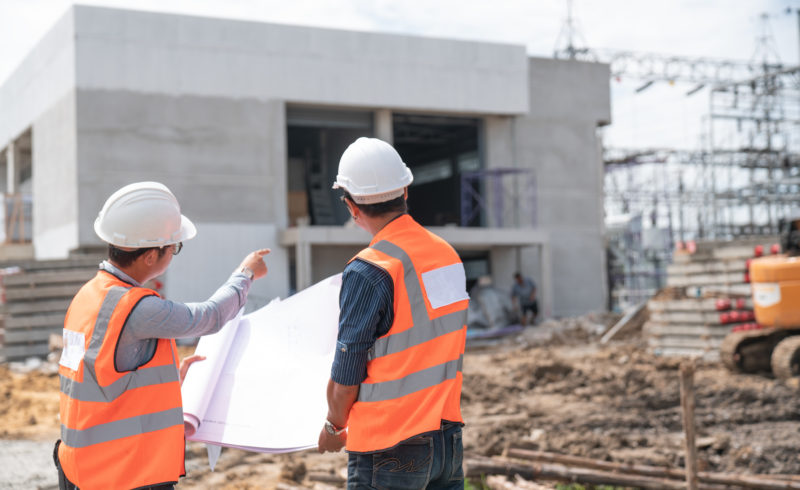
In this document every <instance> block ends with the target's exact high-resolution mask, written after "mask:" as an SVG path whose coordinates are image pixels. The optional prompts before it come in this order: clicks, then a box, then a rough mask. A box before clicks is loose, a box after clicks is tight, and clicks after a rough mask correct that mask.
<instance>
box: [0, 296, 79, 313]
mask: <svg viewBox="0 0 800 490" xmlns="http://www.w3.org/2000/svg"><path fill="white" fill-rule="evenodd" d="M71 301H72V297H70V298H69V299H43V300H38V301H15V302H12V303H6V304H3V305H0V313H2V314H4V315H7V316H9V315H10V316H25V315H34V314H41V313H52V312H66V311H67V308H69V304H70V302H71Z"/></svg>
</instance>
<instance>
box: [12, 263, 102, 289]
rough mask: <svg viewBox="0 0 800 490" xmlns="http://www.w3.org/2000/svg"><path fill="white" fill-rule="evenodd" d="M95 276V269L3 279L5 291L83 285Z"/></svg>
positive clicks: (28, 273)
mask: <svg viewBox="0 0 800 490" xmlns="http://www.w3.org/2000/svg"><path fill="white" fill-rule="evenodd" d="M95 274H97V270H96V269H85V268H84V269H64V270H58V271H39V272H26V273H22V274H13V275H10V276H5V277H4V278H3V285H4V286H5V287H6V289H7V290H10V289H12V288H17V287H34V286H38V285H44V284H61V283H70V284H74V283H80V284H83V283H85V282H86V281H88V280H89V279H91V278H92V277H94V276H95Z"/></svg>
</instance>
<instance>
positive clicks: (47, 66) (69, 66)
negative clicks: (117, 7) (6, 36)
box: [0, 10, 75, 147]
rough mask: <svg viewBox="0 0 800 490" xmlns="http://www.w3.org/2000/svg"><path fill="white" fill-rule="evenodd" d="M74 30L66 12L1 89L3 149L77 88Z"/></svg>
mask: <svg viewBox="0 0 800 490" xmlns="http://www.w3.org/2000/svg"><path fill="white" fill-rule="evenodd" d="M74 39H75V26H74V15H73V11H72V10H70V11H69V12H67V13H66V14H65V15H64V16H63V17H62V18H61V19H59V21H58V22H57V23H56V24H55V25H54V26H53V27H52V28H51V29H50V30H49V31H48V32H47V34H45V36H44V37H43V38H42V39H41V41H39V43H38V44H37V45H36V47H34V48H33V50H32V51H31V52H30V53H29V54H28V56H27V57H25V59H24V60H23V61H22V63H21V64H20V65H19V66H18V67H17V69H16V70H14V72H12V74H11V76H10V77H9V78H8V79H7V80H5V81H2V82H3V83H2V85H0V147H5V146H6V144H7V143H8V142H9V141H10V140H12V139H15V138H17V137H18V136H19V135H20V134H22V132H23V131H25V130H27V129H28V127H30V126H31V123H32V122H33V121H34V120H35V119H36V118H38V117H39V116H41V115H42V114H44V113H45V112H46V111H48V110H50V108H51V107H52V106H53V105H55V104H57V103H58V101H60V100H61V99H62V98H63V97H64V96H66V95H67V94H68V93H69V92H71V91H72V90H74V87H75V43H74Z"/></svg>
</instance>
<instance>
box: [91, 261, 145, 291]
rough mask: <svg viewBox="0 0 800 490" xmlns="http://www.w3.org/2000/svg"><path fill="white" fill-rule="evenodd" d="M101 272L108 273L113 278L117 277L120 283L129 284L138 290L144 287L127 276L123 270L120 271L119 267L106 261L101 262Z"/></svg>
mask: <svg viewBox="0 0 800 490" xmlns="http://www.w3.org/2000/svg"><path fill="white" fill-rule="evenodd" d="M100 270H101V271H104V272H108V273H109V274H111V275H112V276H114V277H116V278H117V279H119V280H120V281H122V282H127V283H128V284H130V285H131V286H135V287H137V288H140V287H142V285H141V284H139V281H137V280H136V279H134V278H132V277H131V276H129V275H128V274H125V273H124V272H122V270H120V268H119V267H117V266H115V265H114V264H112V263H111V262H109V261H107V260H104V261H102V262H100Z"/></svg>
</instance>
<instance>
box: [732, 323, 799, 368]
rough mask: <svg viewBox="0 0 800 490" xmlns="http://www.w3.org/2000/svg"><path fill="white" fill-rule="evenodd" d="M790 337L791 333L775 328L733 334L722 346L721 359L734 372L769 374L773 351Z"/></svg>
mask: <svg viewBox="0 0 800 490" xmlns="http://www.w3.org/2000/svg"><path fill="white" fill-rule="evenodd" d="M789 335H790V332H787V331H784V330H776V329H774V328H764V329H760V330H744V331H741V332H731V333H729V334H728V335H727V336H726V337H725V339H724V340H723V341H722V344H721V345H720V348H719V355H720V359H721V360H722V363H723V364H724V365H725V367H727V368H728V369H729V370H731V371H734V372H739V373H758V372H769V371H770V369H771V366H770V358H771V356H772V351H773V349H774V348H775V346H776V345H777V344H778V342H780V341H781V340H783V339H784V338H785V337H787V336H789Z"/></svg>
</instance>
